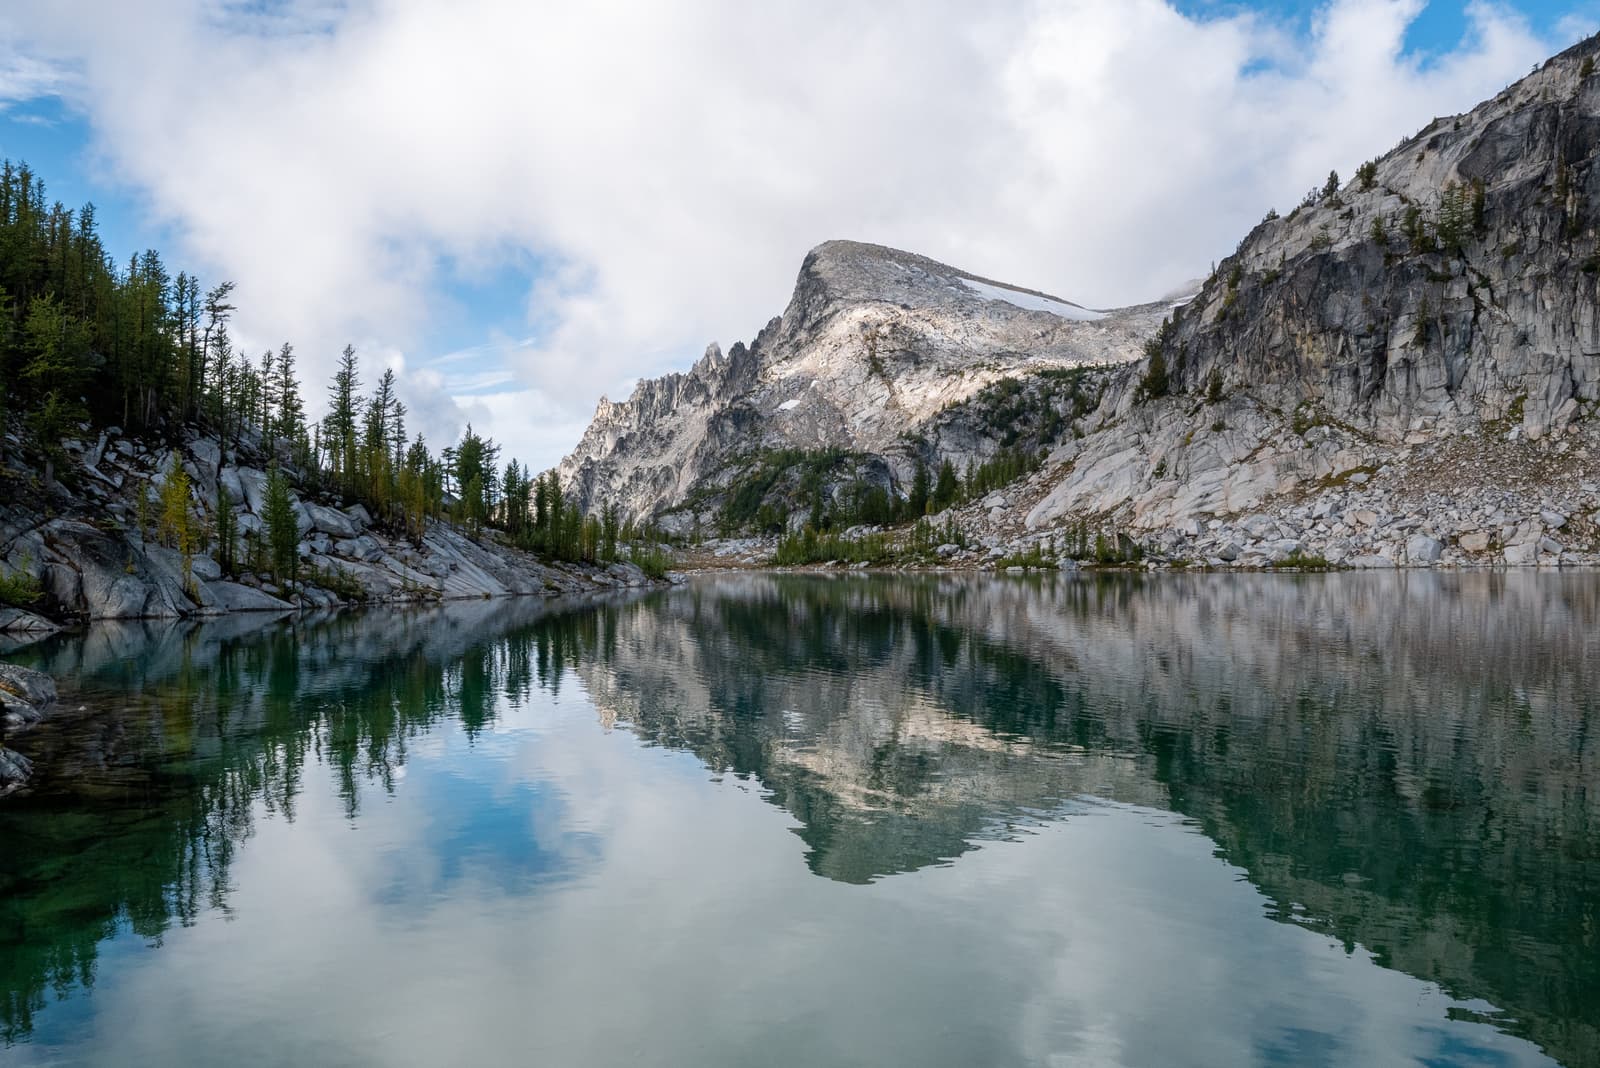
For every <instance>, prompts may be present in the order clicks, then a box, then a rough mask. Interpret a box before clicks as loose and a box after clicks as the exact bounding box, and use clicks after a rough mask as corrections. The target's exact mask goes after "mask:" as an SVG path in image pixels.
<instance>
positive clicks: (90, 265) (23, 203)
mask: <svg viewBox="0 0 1600 1068" xmlns="http://www.w3.org/2000/svg"><path fill="white" fill-rule="evenodd" d="M233 295H234V285H233V283H232V282H226V281H225V282H222V283H220V284H218V285H216V286H213V287H211V288H210V289H208V290H202V287H201V285H200V282H199V280H198V279H197V278H195V277H194V276H192V275H190V274H187V273H185V272H180V273H179V274H178V275H177V277H176V278H174V277H172V275H171V273H170V271H169V270H168V268H167V266H166V265H165V264H164V263H163V261H162V259H161V257H160V254H159V253H157V252H155V251H153V250H152V251H147V252H143V253H139V254H136V255H134V256H133V257H132V258H130V259H129V260H128V261H127V263H126V264H125V265H119V264H118V263H117V261H115V260H114V259H112V257H111V256H110V255H109V254H108V253H107V251H106V249H105V248H104V246H103V245H102V243H101V240H100V237H99V234H98V232H97V230H96V223H95V212H94V207H93V205H85V206H84V207H83V208H82V209H80V210H78V211H76V212H73V211H69V210H68V209H66V208H65V207H63V206H62V205H61V204H60V203H59V202H58V203H55V204H53V205H49V204H47V202H46V200H45V191H44V183H43V181H42V180H41V179H40V178H38V176H36V175H35V174H34V173H33V172H32V171H31V170H30V169H29V168H28V167H27V166H26V165H25V164H13V163H11V162H9V161H6V162H4V164H3V165H0V455H3V449H4V439H3V435H4V433H5V431H6V429H7V426H8V422H19V423H20V425H21V428H22V429H23V430H24V431H25V437H26V440H27V441H28V442H29V444H28V446H27V447H26V448H27V451H28V453H29V455H30V457H36V458H37V460H38V462H39V463H38V466H39V470H40V472H41V474H42V481H43V483H44V484H45V485H46V486H47V487H48V486H49V485H50V484H51V483H52V482H53V481H54V479H55V474H56V469H57V468H58V467H59V466H60V465H61V464H62V463H63V461H64V460H65V458H66V454H65V452H64V451H63V449H62V447H61V442H62V441H63V440H64V439H68V438H71V437H73V436H75V435H76V434H77V433H78V432H79V431H78V424H80V423H83V422H88V423H89V424H90V426H91V427H93V428H100V429H104V428H106V427H109V426H117V427H120V428H122V429H123V430H124V431H125V432H126V433H129V434H132V435H135V436H139V437H144V438H150V439H157V440H160V439H166V440H172V439H173V438H175V437H176V436H177V435H178V433H179V431H180V429H181V428H183V427H185V426H188V427H193V428H196V429H198V430H200V431H202V432H204V433H209V434H211V435H213V436H215V437H216V438H217V439H218V441H219V442H220V443H221V445H222V447H223V448H224V449H225V450H234V449H239V448H248V449H250V450H252V451H257V452H260V453H265V454H266V455H267V456H268V457H269V458H272V459H274V460H275V461H276V463H277V466H278V469H279V475H278V480H279V482H280V483H281V485H280V486H279V487H278V489H279V491H280V492H279V495H278V500H277V503H278V504H279V505H280V506H286V507H288V508H289V509H290V511H291V512H292V503H291V502H290V501H289V494H290V492H291V489H292V488H298V490H299V492H300V493H301V494H314V493H326V494H330V495H332V496H334V497H335V498H337V499H339V500H341V501H342V502H344V503H347V504H353V503H359V504H362V505H363V506H365V507H366V508H367V510H368V511H369V512H370V513H371V515H372V516H373V517H374V519H375V520H376V521H377V522H378V523H379V524H380V525H382V526H384V527H386V528H387V529H388V530H390V531H391V532H393V533H396V534H404V535H406V536H409V537H411V538H412V539H413V540H417V541H420V539H421V538H422V535H423V533H424V531H425V529H426V526H427V523H428V522H429V521H436V520H449V521H452V522H455V523H458V524H460V525H461V526H462V527H463V528H464V529H465V530H466V531H467V532H468V533H469V534H471V535H472V536H474V537H478V536H481V535H482V533H483V531H484V529H485V528H486V527H491V526H497V527H499V528H500V529H502V530H505V531H506V532H507V534H508V535H510V536H511V538H512V540H513V541H514V542H516V543H518V544H521V545H524V546H526V547H531V548H534V549H536V550H538V551H541V552H544V553H546V554H547V555H549V556H553V557H556V558H558V559H572V560H578V559H583V560H593V559H615V558H617V555H618V549H617V545H616V536H617V534H618V533H620V531H619V527H618V524H617V523H616V520H615V517H614V516H613V517H611V518H610V519H609V520H607V519H606V518H604V517H598V516H597V517H583V516H580V515H577V514H576V509H575V507H574V506H573V505H572V504H570V503H569V502H566V501H564V500H562V499H560V489H559V487H558V486H556V484H555V475H554V473H553V472H551V473H550V474H548V475H546V476H541V479H540V480H539V485H541V486H542V487H543V490H544V498H545V508H544V509H543V510H542V511H540V510H537V509H535V507H534V501H533V497H534V494H533V492H532V490H531V487H532V486H533V485H534V484H535V482H534V479H533V478H532V477H531V476H530V474H529V472H528V470H527V468H525V467H523V466H521V465H520V464H518V463H517V462H516V461H515V460H513V461H511V462H510V464H509V465H508V466H507V468H506V473H505V475H504V476H502V475H500V474H499V473H498V472H497V466H496V465H497V462H498V457H499V452H500V449H499V446H497V445H496V444H495V443H494V442H493V441H491V440H489V439H486V438H483V437H480V436H479V435H477V434H475V433H474V432H473V430H472V428H471V427H470V426H469V427H468V428H467V430H466V432H465V434H464V435H463V436H462V439H461V440H460V441H459V442H457V443H456V444H455V445H453V446H451V447H448V448H445V449H444V450H443V451H442V452H440V453H438V454H437V455H435V454H434V453H433V452H432V451H431V450H430V448H429V446H428V443H427V442H426V441H425V440H424V439H423V437H422V435H420V434H417V435H415V436H408V435H407V432H406V428H405V417H406V406H405V404H404V402H402V401H401V400H400V398H399V396H398V394H397V390H396V380H395V374H394V371H393V370H392V369H385V370H384V372H383V374H382V375H381V376H380V377H379V379H378V382H377V385H376V387H375V389H374V392H373V393H372V394H371V396H370V397H368V396H363V395H362V392H361V368H360V361H359V360H358V358H357V356H356V351H355V349H354V348H353V347H352V346H348V345H347V346H345V349H344V351H343V353H342V354H341V356H340V359H339V365H338V369H337V371H336V372H335V373H334V375H333V379H332V381H331V382H330V383H329V386H328V393H327V396H328V414H327V415H326V416H325V417H324V418H323V419H322V420H321V421H320V422H317V423H314V424H313V423H312V422H311V421H310V420H308V419H307V418H306V414H305V402H304V400H303V396H304V391H303V389H302V386H301V383H300V380H299V377H298V375H297V372H296V369H295V367H296V358H297V357H296V353H295V350H294V346H292V345H290V344H288V343H287V342H285V343H284V344H282V345H280V346H279V347H278V348H277V349H267V350H266V351H264V352H263V353H262V354H261V356H260V357H259V358H256V359H252V358H250V357H249V356H248V355H247V354H245V353H243V352H239V351H237V350H236V349H235V347H234V343H233V339H232V337H231V336H230V334H229V322H230V321H231V319H232V315H233V313H234V311H235V305H234V303H233ZM291 474H292V481H293V483H294V487H291V484H290V483H291ZM188 482H189V480H188V476H187V475H186V474H185V473H184V472H183V470H182V467H181V464H180V463H178V462H177V461H175V462H174V467H173V469H172V470H171V471H169V472H167V477H166V481H165V482H164V485H163V492H162V495H161V500H160V502H159V506H158V528H159V533H160V537H161V540H162V541H163V542H165V543H167V544H168V545H171V546H172V547H174V548H177V549H179V550H180V551H182V552H184V553H185V555H186V556H188V555H190V554H192V553H193V552H195V551H197V550H198V548H199V547H200V544H201V539H202V531H201V529H200V526H199V524H198V523H197V521H196V519H195V517H194V516H193V515H191V514H190V511H189V505H190V500H189V494H190V490H191V487H190V486H189V484H188ZM137 503H138V507H139V509H140V512H141V517H140V523H139V528H140V530H141V532H142V531H144V530H145V529H146V517H145V516H144V514H143V513H144V511H145V509H146V508H148V502H147V501H146V500H145V499H144V498H143V496H142V495H141V497H140V499H139V501H138V502H137ZM224 503H226V502H224ZM226 510H227V509H226V508H225V507H224V508H222V509H221V510H220V511H226ZM569 513H571V514H569ZM269 526H270V524H269ZM292 527H293V523H292V522H290V521H289V520H286V519H284V518H283V516H282V515H280V516H279V519H278V523H277V528H278V534H277V536H276V538H274V536H273V535H271V534H269V535H268V537H267V542H268V543H269V544H268V545H267V546H266V547H264V548H265V553H266V558H267V561H268V562H269V563H270V569H271V570H272V571H273V572H274V573H275V574H277V575H278V576H279V578H280V579H285V580H288V581H293V579H294V572H295V571H296V570H297V567H298V564H297V562H295V561H294V560H292V559H291V557H292V556H295V555H296V552H297V550H296V545H297V540H291V535H290V534H289V533H288V531H290V530H291V529H292ZM214 534H215V536H216V540H217V543H218V546H219V550H220V555H221V556H222V561H221V562H222V564H223V568H224V570H225V571H227V572H229V573H230V574H231V573H233V572H234V571H235V569H236V568H237V567H238V564H239V563H240V561H238V560H237V559H235V558H234V554H235V549H236V544H237V542H238V540H239V538H238V531H237V530H236V529H235V528H234V525H233V519H232V516H231V515H230V516H227V517H226V518H224V517H223V516H222V515H221V514H219V516H218V518H217V521H216V529H215V531H214ZM247 540H248V539H247ZM261 548H263V547H260V546H252V545H250V544H247V545H246V549H247V551H257V550H259V549H261ZM257 562H260V561H257Z"/></svg>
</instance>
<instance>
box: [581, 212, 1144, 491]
mask: <svg viewBox="0 0 1600 1068" xmlns="http://www.w3.org/2000/svg"><path fill="white" fill-rule="evenodd" d="M1166 310H1167V305H1165V304H1152V305H1144V306H1140V307H1135V308H1125V309H1120V310H1116V311H1110V312H1099V311H1092V310H1090V309H1086V308H1082V307H1079V306H1077V305H1075V304H1071V303H1068V302H1066V301H1062V300H1059V299H1057V298H1053V297H1049V296H1047V295H1045V294H1043V293H1039V292H1035V291H1031V290H1022V289H1017V288H1014V287H1010V286H1003V285H1000V284H998V283H995V282H991V281H988V280H986V279H982V278H978V277H977V276H975V275H972V274H969V273H967V272H965V271H961V270H957V269H956V268H953V267H947V266H945V265H944V264H941V263H936V262H934V261H933V260H930V259H927V258H925V257H922V256H916V255H912V254H911V253H907V252H899V251H896V250H894V249H888V248H883V247H881V246H877V245H867V244H860V243H857V242H852V241H830V242H828V243H826V244H823V245H820V246H818V247H817V248H816V249H814V250H812V252H811V253H810V254H809V255H807V256H806V259H805V262H804V264H803V265H802V267H801V269H800V276H799V280H798V281H797V283H796V285H795V291H794V296H793V298H792V299H791V300H790V302H789V307H788V308H787V309H786V310H785V311H784V313H783V315H782V316H780V317H778V318H776V319H773V320H772V321H771V322H769V323H768V324H767V325H766V327H765V328H763V329H762V331H761V332H760V333H759V334H758V335H757V336H756V339H755V340H754V341H753V342H752V343H751V344H750V345H749V346H748V347H747V346H746V345H744V344H743V343H739V344H735V345H734V346H732V347H731V348H730V349H729V350H728V352H727V353H726V354H724V353H723V352H722V350H721V349H720V348H719V347H718V346H716V345H712V346H711V347H710V348H709V349H707V350H706V354H705V357H704V358H703V359H701V360H700V361H699V362H698V363H696V364H695V365H694V367H693V368H692V369H691V370H689V371H688V372H687V373H683V374H671V375H667V376H665V377H663V378H658V379H653V380H649V381H645V382H641V383H640V384H639V385H638V387H637V388H636V389H635V390H634V392H633V395H632V396H630V397H629V398H628V399H627V400H626V401H622V402H620V403H612V402H610V401H606V400H602V401H601V402H600V405H599V407H598V409H597V410H596V412H595V417H594V421H593V422H592V423H591V424H590V426H589V428H588V430H587V432H586V433H585V434H584V436H583V439H582V441H580V442H579V444H578V446H577V448H576V449H575V450H574V451H573V453H572V455H570V456H568V457H567V458H566V459H565V460H564V461H563V462H562V464H561V467H560V473H561V476H562V482H563V484H565V485H566V486H568V487H569V488H570V489H571V491H572V492H573V493H574V494H576V496H577V498H578V500H579V501H580V503H582V504H583V506H584V507H586V508H590V509H595V508H599V507H603V506H605V505H610V504H615V505H616V506H618V507H619V508H620V509H621V510H622V511H623V512H624V513H626V514H627V515H629V516H631V517H635V518H642V517H646V516H652V515H658V514H660V513H662V512H663V511H665V510H667V509H670V508H672V507H673V506H675V505H679V504H682V503H683V502H684V501H685V500H686V499H687V498H688V497H690V495H691V494H693V493H694V492H695V491H696V490H697V489H699V490H700V491H701V494H702V495H703V496H705V495H708V494H707V491H708V490H709V491H713V494H711V495H714V490H715V488H716V487H717V486H718V485H720V484H721V483H722V482H723V481H725V479H726V478H727V477H728V476H729V475H730V474H732V473H733V472H736V471H738V470H740V469H741V468H742V467H743V466H745V465H746V464H747V463H748V461H749V460H750V458H751V457H753V456H754V455H756V454H757V453H759V452H760V451H761V450H764V449H779V448H788V449H813V450H814V449H824V448H834V449H842V450H845V451H848V452H852V453H860V454H865V455H867V456H869V457H871V458H872V460H873V461H875V463H874V465H873V466H874V468H875V473H876V477H878V478H879V479H881V480H883V481H884V482H885V483H886V484H888V485H891V486H893V487H896V488H902V487H903V486H904V485H905V484H907V483H909V481H910V478H911V472H912V469H913V467H914V466H915V463H916V462H917V459H918V458H919V456H921V458H922V459H924V461H926V460H928V459H932V458H933V457H935V456H938V457H943V456H950V457H952V458H953V459H954V460H955V461H956V462H957V463H958V464H964V463H965V462H966V461H968V460H972V459H978V460H981V459H983V458H986V457H987V456H988V455H990V454H992V453H993V452H994V451H995V450H996V449H997V448H999V446H998V445H997V444H996V443H995V441H994V440H993V438H994V435H991V434H988V433H986V432H985V431H984V430H983V429H982V428H974V427H972V426H970V425H967V424H965V423H963V422H962V420H960V419H959V418H955V419H952V418H948V417H947V418H944V419H941V418H940V416H941V415H944V414H946V413H952V412H954V411H955V410H956V409H959V408H960V406H961V405H962V404H963V402H966V401H969V400H970V399H972V398H973V397H974V396H975V395H977V394H978V393H979V392H980V391H981V390H982V389H983V388H984V387H985V386H988V385H990V384H992V383H994V382H997V381H999V380H1000V379H1003V378H1007V377H1012V376H1017V375H1029V374H1037V373H1038V372H1040V371H1044V370H1047V369H1061V368H1072V367H1083V366H1088V365H1104V364H1117V363H1126V362H1128V361H1130V360H1133V359H1135V358H1137V356H1138V354H1139V351H1140V346H1141V345H1142V344H1143V340H1144V338H1146V337H1147V336H1148V335H1149V334H1150V332H1151V331H1152V330H1153V329H1154V327H1155V326H1156V324H1158V323H1159V322H1160V320H1161V317H1162V315H1163V314H1164V313H1165V312H1166ZM919 435H920V436H921V437H924V438H928V439H930V440H927V441H926V442H923V441H919V440H916V439H918V437H919ZM902 491H903V490H902ZM684 519H685V517H683V516H680V517H679V520H680V522H681V521H683V520H684Z"/></svg>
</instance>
